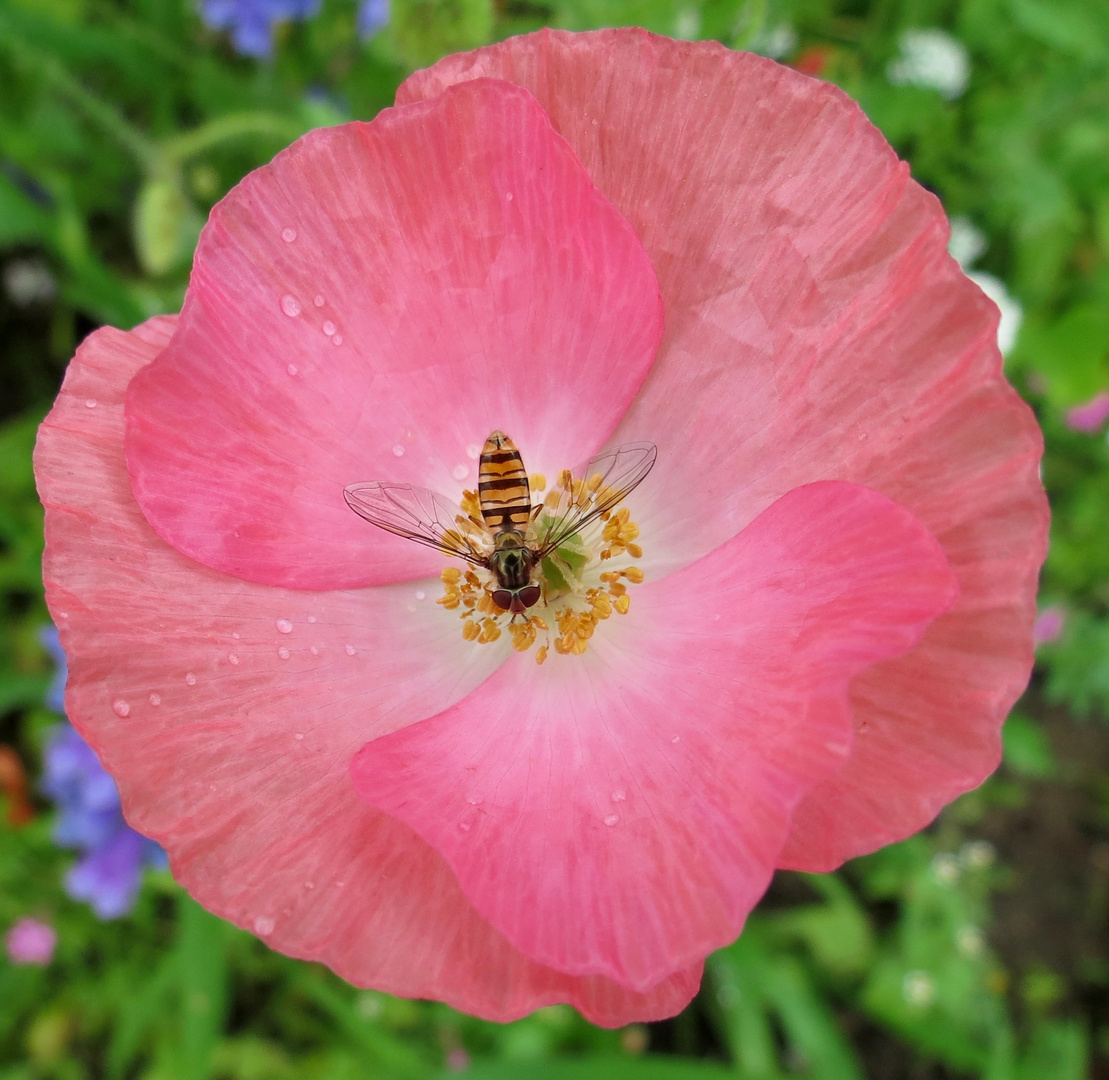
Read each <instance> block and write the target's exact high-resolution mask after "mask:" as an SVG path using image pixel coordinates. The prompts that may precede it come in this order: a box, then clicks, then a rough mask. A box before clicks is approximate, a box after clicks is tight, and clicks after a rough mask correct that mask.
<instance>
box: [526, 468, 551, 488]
mask: <svg viewBox="0 0 1109 1080" xmlns="http://www.w3.org/2000/svg"><path fill="white" fill-rule="evenodd" d="M528 484H529V485H530V487H531V490H532V491H544V490H546V487H547V478H546V477H545V476H544V475H543V474H542V473H541V472H537V473H534V474H533V475H531V476H529V477H528Z"/></svg>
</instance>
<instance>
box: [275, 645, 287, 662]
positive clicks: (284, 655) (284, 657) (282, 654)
mask: <svg viewBox="0 0 1109 1080" xmlns="http://www.w3.org/2000/svg"><path fill="white" fill-rule="evenodd" d="M277 655H278V656H280V657H281V659H282V660H288V659H289V650H288V649H286V648H285V646H284V645H282V646H281V648H280V649H278V650H277Z"/></svg>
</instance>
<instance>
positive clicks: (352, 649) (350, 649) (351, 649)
mask: <svg viewBox="0 0 1109 1080" xmlns="http://www.w3.org/2000/svg"><path fill="white" fill-rule="evenodd" d="M357 651H358V650H357V649H356V648H355V647H354V646H353V645H348V646H347V656H353V655H354V654H355V653H356V652H357Z"/></svg>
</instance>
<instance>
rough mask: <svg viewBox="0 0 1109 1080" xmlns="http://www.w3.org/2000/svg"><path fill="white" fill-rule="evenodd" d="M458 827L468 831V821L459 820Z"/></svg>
mask: <svg viewBox="0 0 1109 1080" xmlns="http://www.w3.org/2000/svg"><path fill="white" fill-rule="evenodd" d="M458 827H459V828H460V829H461V830H462V831H463V832H469V831H470V823H469V822H468V821H460V822H459V823H458Z"/></svg>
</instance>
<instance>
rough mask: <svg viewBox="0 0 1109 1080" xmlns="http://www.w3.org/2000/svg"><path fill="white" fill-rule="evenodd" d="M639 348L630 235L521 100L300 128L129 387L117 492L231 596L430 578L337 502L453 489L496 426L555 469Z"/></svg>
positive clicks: (652, 322)
mask: <svg viewBox="0 0 1109 1080" xmlns="http://www.w3.org/2000/svg"><path fill="white" fill-rule="evenodd" d="M660 334H661V305H660V301H659V296H658V285H657V281H656V279H655V276H654V272H653V270H652V268H651V265H650V262H649V261H648V259H647V257H646V254H645V253H644V251H643V249H642V246H641V245H640V244H639V241H638V240H637V239H636V236H635V234H634V232H633V231H632V230H631V228H630V227H629V225H628V223H627V222H626V221H625V220H624V219H623V218H622V217H621V216H620V215H619V214H618V213H617V212H616V211H615V210H613V208H612V206H611V205H610V204H609V203H608V201H607V200H606V199H605V198H604V196H602V195H601V194H600V193H599V192H598V191H597V190H596V189H595V188H594V187H593V185H592V183H591V182H590V180H589V177H588V175H587V174H586V173H585V172H584V170H583V169H582V168H581V165H580V163H579V162H578V161H577V159H576V158H575V156H574V154H573V152H572V151H571V150H570V149H569V147H568V146H567V145H566V143H565V142H564V141H563V140H562V139H561V138H559V137H558V136H557V135H556V134H555V133H554V132H553V131H552V129H551V127H550V123H549V121H548V119H547V117H546V115H545V114H544V113H543V111H542V110H541V109H540V108H539V106H538V105H537V104H536V102H535V100H534V99H533V98H532V97H531V96H530V95H528V94H527V93H525V92H523V91H522V90H520V89H519V88H517V87H513V86H510V85H508V84H503V83H492V82H482V83H474V84H470V85H468V86H466V87H460V88H459V89H458V90H455V91H452V92H451V93H448V94H445V95H443V96H442V97H441V98H439V99H437V100H436V101H434V102H430V103H421V104H415V105H411V106H405V107H403V108H396V109H391V110H386V111H385V112H383V113H382V114H381V115H380V116H378V118H377V119H376V120H374V121H373V122H372V123H369V124H348V125H345V126H343V127H339V128H329V129H323V130H319V131H315V132H312V133H310V134H309V135H306V136H305V137H304V138H303V139H301V140H300V141H299V142H297V143H296V144H294V145H293V146H292V147H290V149H288V150H287V151H285V152H284V153H282V154H280V155H278V157H277V158H276V159H275V160H274V161H273V163H272V164H270V165H268V166H265V167H264V168H262V169H259V170H258V171H256V172H254V173H252V174H251V175H250V176H248V177H247V178H246V179H245V180H244V181H243V182H242V183H241V184H240V185H239V186H238V187H237V188H235V190H234V191H233V192H232V193H231V194H230V195H229V196H228V197H227V198H226V199H225V200H224V201H223V202H222V203H220V204H219V205H218V206H217V207H216V209H215V210H214V211H213V213H212V217H211V220H210V221H209V224H208V226H207V227H206V229H205V231H204V233H203V234H202V236H201V240H200V245H199V248H198V250H197V254H196V260H195V263H194V267H193V275H192V281H191V285H190V289H189V293H188V295H187V297H186V301H185V306H184V309H183V311H182V314H181V321H180V323H179V327H178V331H177V333H176V335H175V336H174V338H173V340H172V341H171V342H170V344H169V346H168V347H167V348H166V350H165V351H164V353H163V354H162V356H161V357H160V358H159V360H158V362H157V363H156V364H153V365H151V366H150V367H149V368H148V369H147V370H146V371H144V372H143V374H142V375H140V376H139V377H138V378H137V379H136V380H135V382H134V383H133V384H132V386H131V388H130V390H129V391H128V396H127V459H128V466H129V468H130V471H131V477H132V481H133V484H134V488H135V492H136V496H137V498H138V500H139V503H140V505H141V506H142V508H143V511H144V513H145V514H146V516H147V518H148V520H149V521H150V522H151V524H152V525H153V527H154V529H155V531H157V532H158V533H159V535H161V536H162V537H163V538H165V539H166V540H167V541H168V542H170V543H171V544H172V545H173V546H174V547H176V548H177V549H178V550H179V551H181V552H182V553H184V554H186V555H189V556H191V557H192V558H194V559H197V560H198V561H200V562H203V563H204V564H205V565H207V566H211V567H213V568H215V569H219V570H224V571H226V572H228V573H232V574H234V575H235V576H236V577H240V578H244V579H246V580H250V581H261V582H265V583H267V584H273V585H286V586H291V587H295V588H302V589H307V588H347V587H352V586H359V585H367V584H377V583H380V582H387V581H396V580H399V579H404V578H411V577H416V576H419V575H422V574H427V573H429V572H434V571H435V570H436V569H438V567H439V565H440V560H439V559H438V557H436V556H435V555H434V553H432V552H429V551H428V550H427V549H426V548H422V547H420V546H418V545H415V544H411V543H405V542H404V541H403V540H400V539H398V538H397V537H394V536H392V535H390V534H389V533H386V532H383V531H382V530H378V529H374V528H372V527H371V526H368V525H367V524H366V523H365V522H363V521H361V520H360V519H358V518H357V517H355V515H354V514H352V513H351V511H350V510H349V509H348V508H347V506H346V504H345V503H344V501H343V497H342V492H343V488H344V487H346V486H347V485H348V484H352V483H357V482H359V481H365V480H398V481H408V482H412V483H414V484H417V485H419V486H421V487H429V488H432V489H433V490H437V491H442V492H445V493H447V494H449V495H452V496H453V497H456V498H457V497H458V496H459V495H460V494H461V492H462V490H463V488H464V487H466V486H469V487H473V486H475V484H476V480H477V461H476V458H477V455H478V451H479V450H480V447H481V445H482V443H483V442H484V441H485V438H486V436H487V435H488V434H489V432H490V431H492V430H493V429H494V428H502V429H504V430H505V431H507V432H508V433H509V435H511V436H512V438H513V439H515V440H516V442H517V443H518V444H519V445H520V446H521V447H524V448H526V449H527V452H528V459H527V460H528V462H529V465H530V467H531V468H533V469H538V468H546V469H552V470H553V469H560V468H565V467H566V466H568V465H572V464H573V463H574V462H576V461H577V460H579V459H580V458H583V457H585V456H588V455H589V454H590V453H592V452H593V450H595V449H597V448H598V447H599V446H600V445H601V444H602V443H603V442H604V440H605V439H606V438H607V436H608V435H609V434H610V433H611V432H612V430H613V429H614V428H615V427H616V425H617V423H618V422H619V420H620V417H621V416H622V415H623V413H624V412H625V410H626V409H627V406H628V403H629V401H630V400H631V398H632V396H633V395H634V393H635V392H636V390H637V388H638V387H639V385H640V383H641V382H642V380H643V378H644V376H645V374H646V372H647V370H648V367H649V365H650V363H651V361H652V359H653V357H654V353H655V349H656V347H657V345H658V341H659V337H660Z"/></svg>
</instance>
